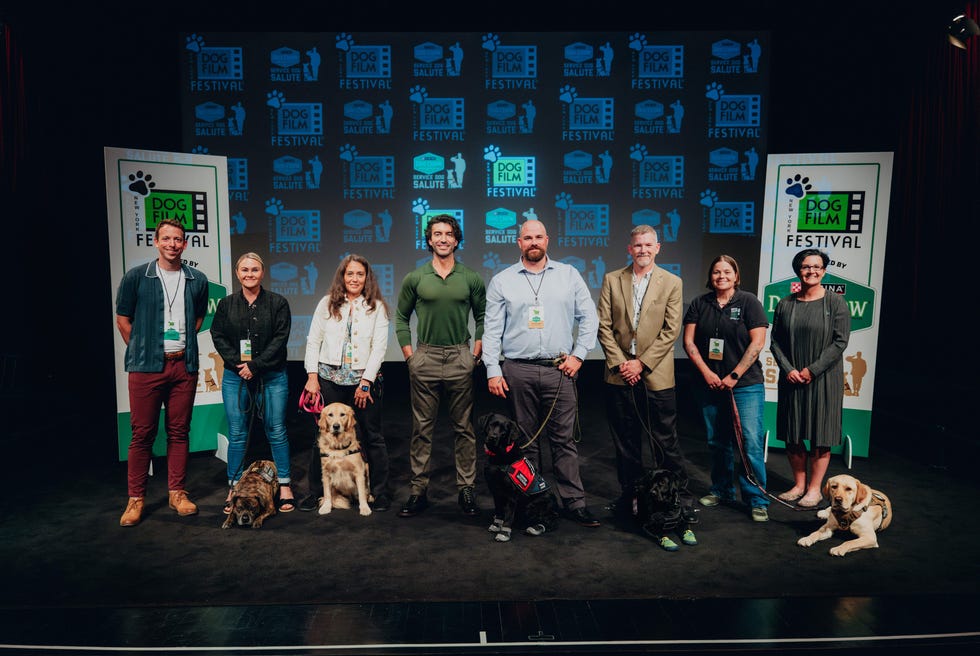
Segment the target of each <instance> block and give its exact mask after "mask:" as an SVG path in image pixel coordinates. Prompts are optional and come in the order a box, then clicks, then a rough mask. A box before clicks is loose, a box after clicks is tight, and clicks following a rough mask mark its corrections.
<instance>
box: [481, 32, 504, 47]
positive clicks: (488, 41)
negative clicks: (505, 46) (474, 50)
mask: <svg viewBox="0 0 980 656" xmlns="http://www.w3.org/2000/svg"><path fill="white" fill-rule="evenodd" d="M482 41H483V44H482V45H481V46H480V47H481V48H483V49H484V50H486V51H487V52H493V51H494V50H496V49H497V46H499V45H500V37H499V36H497V35H496V34H493V33H492V32H491V33H490V34H484V35H483V39H482Z"/></svg>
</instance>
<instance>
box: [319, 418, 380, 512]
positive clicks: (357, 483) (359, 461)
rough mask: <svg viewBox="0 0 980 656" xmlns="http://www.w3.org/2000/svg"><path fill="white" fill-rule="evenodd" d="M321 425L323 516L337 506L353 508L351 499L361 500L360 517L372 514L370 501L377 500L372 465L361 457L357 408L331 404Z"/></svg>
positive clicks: (321, 419) (321, 504)
mask: <svg viewBox="0 0 980 656" xmlns="http://www.w3.org/2000/svg"><path fill="white" fill-rule="evenodd" d="M317 425H318V426H319V428H320V434H319V437H318V438H317V447H318V448H319V449H320V469H321V471H322V472H323V501H322V502H321V503H320V510H319V513H320V514H321V515H326V514H328V513H329V512H330V511H331V510H333V509H334V508H335V507H336V508H350V507H351V500H352V499H353V498H354V497H357V502H358V511H359V512H360V514H362V515H364V516H367V515H370V514H371V507H370V506H369V505H368V502H369V501H372V500H373V499H372V498H371V496H370V493H369V492H368V490H369V489H370V488H369V483H368V481H369V478H368V476H369V473H368V464H367V461H365V460H364V457H363V456H362V455H361V445H360V443H359V442H358V441H357V432H356V431H355V430H354V426H355V425H357V420H355V419H354V409H353V408H351V407H350V406H349V405H346V404H344V403H331V404H330V405H328V406H326V407H325V408H324V409H323V410H321V411H320V419H319V421H318V422H317Z"/></svg>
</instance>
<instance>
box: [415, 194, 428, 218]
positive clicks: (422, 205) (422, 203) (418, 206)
mask: <svg viewBox="0 0 980 656" xmlns="http://www.w3.org/2000/svg"><path fill="white" fill-rule="evenodd" d="M428 211H429V201H427V200H426V199H424V198H416V199H415V200H413V201H412V214H418V215H419V216H425V213H426V212H428Z"/></svg>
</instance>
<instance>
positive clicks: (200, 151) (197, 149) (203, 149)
mask: <svg viewBox="0 0 980 656" xmlns="http://www.w3.org/2000/svg"><path fill="white" fill-rule="evenodd" d="M191 152H192V153H193V154H195V155H207V154H208V147H207V146H194V147H193V148H191Z"/></svg>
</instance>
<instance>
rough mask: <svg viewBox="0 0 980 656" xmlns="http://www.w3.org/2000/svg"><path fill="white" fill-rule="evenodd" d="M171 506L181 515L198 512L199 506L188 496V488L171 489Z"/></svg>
mask: <svg viewBox="0 0 980 656" xmlns="http://www.w3.org/2000/svg"><path fill="white" fill-rule="evenodd" d="M170 507H171V508H173V509H174V510H176V511H177V514H178V515H180V516H181V517H186V516H187V515H196V514H197V506H196V505H194V502H193V501H191V500H190V499H188V498H187V491H186V490H170Z"/></svg>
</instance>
